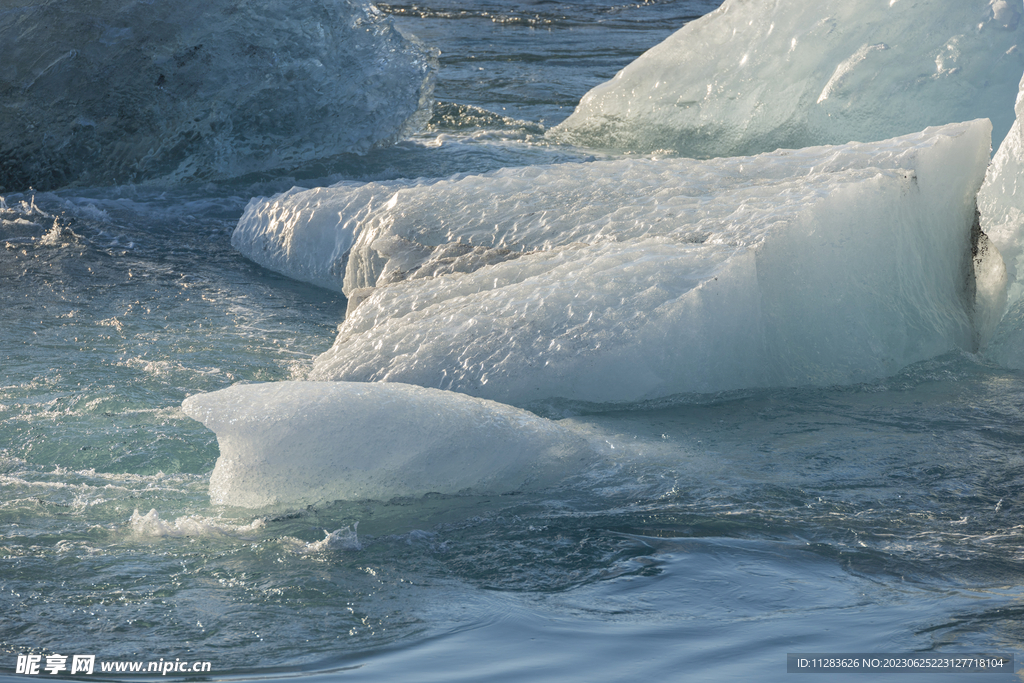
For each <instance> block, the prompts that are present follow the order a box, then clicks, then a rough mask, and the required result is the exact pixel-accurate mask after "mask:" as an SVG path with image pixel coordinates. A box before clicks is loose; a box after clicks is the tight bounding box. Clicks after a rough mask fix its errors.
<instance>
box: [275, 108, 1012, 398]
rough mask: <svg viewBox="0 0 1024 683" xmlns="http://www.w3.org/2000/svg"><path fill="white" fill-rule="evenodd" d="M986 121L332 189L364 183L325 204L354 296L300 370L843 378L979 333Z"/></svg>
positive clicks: (510, 380)
mask: <svg viewBox="0 0 1024 683" xmlns="http://www.w3.org/2000/svg"><path fill="white" fill-rule="evenodd" d="M989 135H990V124H989V122H988V121H985V120H981V121H973V122H968V123H962V124H950V125H947V126H944V127H941V128H932V129H927V130H925V131H923V132H920V133H916V134H913V135H908V136H904V137H901V138H896V139H893V140H888V141H883V142H878V143H851V144H848V145H843V146H837V147H815V148H806V149H801V150H795V151H779V152H775V153H771V154H764V155H759V156H755V157H737V158H726V159H712V160H708V161H694V160H690V159H678V158H671V159H660V160H650V159H621V160H613V161H598V162H592V163H587V164H558V165H552V166H535V167H527V168H518V169H505V170H501V171H497V172H493V173H488V174H484V175H480V176H461V177H456V178H452V179H448V180H441V181H432V182H430V183H424V184H421V185H411V186H407V187H402V188H398V189H396V188H395V187H393V186H389V187H383V186H374V187H373V188H371V187H369V186H363V187H362V188H352V187H335V188H333V189H331V190H328V191H325V192H328V193H334V194H336V195H337V197H336V198H335V199H334V200H333V203H332V205H331V209H330V211H331V212H333V213H337V207H339V206H347V205H348V204H347V203H346V202H347V201H348V200H347V198H348V197H350V196H355V194H354V193H360V192H370V193H376V192H379V193H380V194H379V195H378V194H373V199H372V202H371V203H372V207H375V208H373V209H372V210H369V211H367V212H364V213H360V214H359V215H358V216H355V215H353V216H352V217H351V220H350V216H349V214H344V215H341V216H338V217H337V218H334V220H335V224H336V225H337V226H340V230H341V231H342V232H344V233H346V235H347V237H346V239H347V240H351V244H352V247H351V249H350V255H349V259H348V266H347V269H346V275H345V290H346V293H347V294H348V295H349V296H350V297H351V298H350V302H349V312H348V314H347V317H346V320H345V321H344V323H343V324H342V325H341V326H340V328H339V333H338V337H337V340H336V341H335V344H334V346H333V347H332V348H331V349H330V350H329V351H327V352H325V353H324V354H322V355H321V356H320V357H318V358H317V360H316V362H315V364H314V367H313V370H312V371H311V374H310V376H309V379H314V380H347V381H367V382H369V381H383V382H403V383H409V384H416V385H420V386H427V387H437V388H441V389H449V390H454V391H459V392H463V393H467V394H470V395H474V396H480V397H484V398H490V399H493V400H497V401H501V402H503V403H509V404H512V405H519V406H533V405H534V404H537V403H538V402H547V401H550V400H557V399H562V400H569V401H580V402H593V403H602V404H604V403H625V402H634V401H644V400H651V399H659V398H663V397H668V396H673V395H676V394H684V393H707V392H718V391H723V390H732V389H741V388H749V387H761V386H795V385H828V384H834V383H850V382H858V381H864V380H869V379H873V378H877V377H883V376H887V375H889V374H891V373H893V372H895V371H897V370H898V369H900V368H902V367H904V366H906V365H908V364H910V363H913V362H916V361H919V360H923V359H926V358H930V357H933V356H935V355H938V354H941V353H944V352H946V351H949V350H951V349H954V348H963V349H967V350H974V349H977V348H978V347H979V346H980V345H981V344H983V343H984V341H985V338H986V336H987V334H988V333H989V332H990V330H989V329H988V328H985V327H984V326H979V325H978V324H977V322H978V321H979V320H981V321H984V320H989V319H991V318H992V317H993V315H992V313H991V311H992V310H993V309H994V308H997V307H998V306H999V305H1000V302H999V301H998V300H997V299H998V297H999V296H1000V295H1001V291H1000V290H999V287H998V285H996V286H992V287H989V286H985V283H982V286H977V285H976V283H975V279H974V277H973V274H974V271H975V269H977V270H978V272H982V273H987V272H989V271H988V270H986V268H988V265H989V262H990V261H995V260H997V259H998V253H997V252H996V250H988V251H987V252H986V253H987V254H988V256H989V259H988V260H986V261H984V262H982V263H978V264H974V263H972V258H971V249H972V243H971V234H972V225H973V224H974V221H975V196H976V194H977V191H978V188H979V187H980V185H981V182H982V179H983V177H984V173H985V168H986V166H987V164H988V159H989V149H990V143H989V139H990V138H989ZM360 197H361V198H360V201H366V196H365V195H360ZM267 201H269V202H273V201H274V200H267ZM333 213H332V215H333ZM318 225H321V227H322V226H323V225H324V224H321V223H318ZM978 239H979V240H980V239H982V238H981V236H978Z"/></svg>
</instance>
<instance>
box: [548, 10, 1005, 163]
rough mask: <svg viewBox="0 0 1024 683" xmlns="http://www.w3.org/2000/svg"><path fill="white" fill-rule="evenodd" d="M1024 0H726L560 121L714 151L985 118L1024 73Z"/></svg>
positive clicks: (579, 135)
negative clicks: (1023, 0)
mask: <svg viewBox="0 0 1024 683" xmlns="http://www.w3.org/2000/svg"><path fill="white" fill-rule="evenodd" d="M1022 14H1024V6H1022V3H1021V0H955V1H951V0H764V1H762V0H757V1H753V0H726V1H725V2H724V3H723V4H722V6H721V7H720V8H719V9H718V10H716V11H714V12H712V13H710V14H708V15H705V16H704V17H702V18H700V19H698V20H696V21H693V22H691V23H689V24H687V25H686V26H684V27H683V28H682V29H680V30H679V31H678V32H676V33H675V34H674V35H672V36H670V37H669V38H668V39H667V40H665V41H664V42H662V43H661V44H659V45H657V46H656V47H654V48H652V49H651V50H649V51H648V52H646V53H645V54H644V55H643V56H641V57H640V58H639V59H637V60H636V61H634V62H633V63H632V64H630V65H629V66H627V67H626V68H625V69H623V70H622V71H621V72H619V74H618V75H616V76H615V77H614V78H613V79H612V80H610V81H608V82H607V83H604V84H602V85H599V86H597V87H596V88H594V89H593V90H591V91H590V92H589V93H587V95H586V96H584V97H583V99H582V100H581V101H580V104H579V106H578V107H577V109H576V111H575V113H574V114H573V115H572V116H570V117H569V118H568V119H567V120H566V121H564V122H563V123H562V124H561V125H560V126H558V127H557V128H556V129H554V131H553V132H552V135H553V136H554V137H555V138H556V139H558V140H562V141H567V142H572V143H576V144H580V145H584V146H591V147H605V148H615V149H622V150H630V151H638V152H650V151H655V150H665V149H668V150H674V151H676V152H678V153H681V154H684V155H687V156H692V157H697V158H706V157H712V156H729V155H739V154H756V153H760V152H766V151H771V150H774V149H778V148H799V147H806V146H809V145H823V144H838V143H844V142H848V141H851V140H860V141H869V140H882V139H885V138H890V137H893V136H896V135H902V134H906V133H911V132H913V131H918V130H921V129H923V128H925V127H926V126H935V125H941V124H945V123H952V122H957V121H967V120H971V119H976V118H989V119H990V120H991V121H992V123H993V138H994V140H995V144H997V145H998V144H999V141H1000V140H1002V138H1003V136H1004V135H1005V134H1006V132H1007V130H1008V129H1009V128H1010V125H1011V123H1012V122H1013V115H1012V106H1013V98H1014V94H1015V92H1016V84H1017V81H1018V80H1019V79H1020V77H1021V74H1022V73H1024V54H1022V52H1021V48H1022V47H1024V46H1022V45H1021V41H1022V39H1024V22H1021V17H1022Z"/></svg>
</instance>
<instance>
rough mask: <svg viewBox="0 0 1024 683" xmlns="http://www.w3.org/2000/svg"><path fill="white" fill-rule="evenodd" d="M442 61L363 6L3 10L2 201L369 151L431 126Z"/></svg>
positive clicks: (76, 1)
mask: <svg viewBox="0 0 1024 683" xmlns="http://www.w3.org/2000/svg"><path fill="white" fill-rule="evenodd" d="M435 61H436V60H435V58H434V56H433V54H432V53H431V52H430V51H429V50H428V49H426V48H424V47H423V46H421V45H419V44H418V43H416V42H415V41H413V40H411V39H409V38H406V37H404V36H402V35H401V34H400V33H399V32H398V31H397V29H395V28H394V26H393V25H392V23H391V21H390V20H389V19H388V18H387V17H385V16H384V15H383V14H382V13H381V12H380V11H379V10H377V9H376V8H375V7H374V6H373V5H371V4H369V3H364V2H361V1H359V0H308V1H304V2H299V3H296V2H289V1H287V0H253V1H251V2H245V3H238V2H233V1H231V0H178V1H176V2H156V3H154V2H152V1H151V0H73V1H72V0H35V1H31V0H14V1H12V2H6V3H4V6H3V8H2V10H0V65H2V66H3V68H2V69H0V99H2V101H3V106H2V107H0V191H4V190H6V191H12V190H18V189H24V188H26V187H28V186H30V185H31V186H34V187H35V188H36V189H47V188H53V187H60V186H65V185H69V184H80V185H81V184H113V183H125V182H130V181H141V180H145V179H152V178H166V179H169V180H203V179H218V178H228V177H235V176H240V175H243V174H246V173H252V172H258V171H269V170H272V169H291V168H295V167H297V166H299V165H301V164H304V163H307V162H310V161H312V160H316V159H325V158H329V157H331V156H335V155H338V154H340V153H344V152H356V153H362V152H365V151H367V150H368V149H369V148H370V147H371V146H373V145H376V144H383V143H386V142H388V141H391V140H393V139H395V138H397V137H398V136H400V135H402V134H403V133H404V132H406V131H407V130H409V129H410V128H411V127H415V126H416V125H419V123H422V122H423V120H425V113H426V108H427V107H428V105H429V102H430V95H431V88H432V83H433V81H432V78H433V73H434V70H435V68H436V65H435Z"/></svg>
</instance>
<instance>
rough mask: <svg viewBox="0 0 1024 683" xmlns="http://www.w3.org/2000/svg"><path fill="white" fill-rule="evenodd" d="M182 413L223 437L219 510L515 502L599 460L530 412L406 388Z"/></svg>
mask: <svg viewBox="0 0 1024 683" xmlns="http://www.w3.org/2000/svg"><path fill="white" fill-rule="evenodd" d="M182 409H183V410H184V411H185V413H186V414H187V415H189V416H190V417H192V418H194V419H196V420H198V421H200V422H202V423H203V424H204V425H206V426H207V427H209V428H210V429H211V430H213V431H214V432H215V433H216V434H217V441H218V443H219V445H220V457H219V458H218V459H217V464H216V466H215V467H214V470H213V474H212V475H211V477H210V499H211V501H212V502H213V503H216V504H221V505H233V506H238V507H248V508H262V507H301V506H305V505H316V504H318V503H324V502H330V501H332V500H342V499H344V500H359V499H367V498H374V499H384V500H387V499H390V498H393V497H395V496H417V495H423V494H426V493H431V492H436V493H459V492H461V491H463V490H467V489H468V490H472V491H476V492H495V493H501V492H508V491H513V490H519V489H522V488H523V487H527V486H541V485H544V484H546V483H549V482H551V481H553V480H555V479H556V478H557V477H558V476H560V475H562V474H564V473H566V472H567V471H572V470H575V469H578V468H579V466H580V464H581V463H582V462H583V461H585V459H586V458H588V457H591V456H592V455H593V453H594V451H592V450H591V448H590V446H589V445H588V443H587V442H586V441H585V440H584V439H583V438H582V437H581V436H578V435H577V434H575V433H574V432H571V431H569V430H567V429H566V428H565V427H562V426H560V425H559V424H558V423H555V422H552V421H550V420H545V419H543V418H540V417H537V416H536V415H533V414H531V413H527V412H526V411H523V410H519V409H516V408H512V407H509V406H504V405H500V404H497V403H494V402H492V401H484V400H481V399H476V398H472V397H469V396H463V395H460V394H455V393H451V392H443V391H437V390H432V389H424V388H421V387H413V386H405V385H401V384H352V383H347V382H274V383H270V384H249V385H245V384H238V385H235V386H232V387H229V388H228V389H222V390H220V391H215V392H212V393H209V394H197V395H195V396H190V397H189V398H187V399H185V401H184V403H182Z"/></svg>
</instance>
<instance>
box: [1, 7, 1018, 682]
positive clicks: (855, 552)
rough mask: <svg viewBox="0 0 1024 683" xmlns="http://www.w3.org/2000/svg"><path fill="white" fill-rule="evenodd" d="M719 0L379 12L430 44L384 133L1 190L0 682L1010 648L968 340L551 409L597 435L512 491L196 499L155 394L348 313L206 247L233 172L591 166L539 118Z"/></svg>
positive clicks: (207, 436) (496, 673)
mask: <svg viewBox="0 0 1024 683" xmlns="http://www.w3.org/2000/svg"><path fill="white" fill-rule="evenodd" d="M716 5H717V3H716V2H695V1H693V0H690V1H688V2H687V1H678V2H663V3H648V2H645V3H632V4H626V3H622V4H617V3H612V2H607V3H569V2H562V3H559V2H545V3H541V2H528V1H526V0H521V1H520V2H518V3H505V2H503V3H498V2H475V3H467V2H461V3H456V2H450V3H445V2H440V1H438V2H431V3H423V4H417V5H416V6H415V7H413V6H412V5H399V4H392V5H389V6H385V9H386V10H387V11H388V12H390V13H392V14H393V15H394V16H395V18H396V21H397V22H398V24H399V25H400V26H401V27H402V28H403V29H407V30H409V31H411V32H413V33H415V34H416V35H417V36H419V37H420V38H421V39H423V40H424V41H425V42H427V43H429V44H432V45H435V46H437V47H438V48H440V50H441V68H442V70H441V73H440V77H439V83H438V87H437V90H436V93H435V94H436V96H437V98H438V99H439V100H440V101H441V102H442V103H445V104H443V105H441V106H439V107H438V109H437V112H438V114H437V116H436V117H435V119H434V121H433V122H432V123H431V125H430V127H429V128H428V130H427V131H426V132H424V133H422V134H421V135H419V136H417V137H415V138H413V139H411V140H408V141H405V142H403V143H401V144H399V145H398V146H397V147H395V148H391V149H386V150H378V151H376V152H373V153H371V154H370V155H368V156H366V157H362V158H356V157H353V158H347V159H341V160H339V161H337V162H334V163H332V164H330V165H323V166H318V167H315V168H310V169H306V170H304V171H303V172H302V173H298V174H296V176H295V177H250V178H246V179H243V180H240V181H236V182H234V183H223V184H218V185H212V184H211V185H203V186H188V187H177V188H173V189H170V188H152V187H117V188H95V189H91V190H81V189H77V190H69V191H61V192H58V193H32V192H28V193H21V194H7V195H4V196H3V198H2V203H0V219H2V220H3V223H2V227H0V242H2V243H3V245H4V248H3V249H0V283H2V287H0V302H2V310H3V312H4V319H3V321H2V322H0V486H2V489H0V491H2V493H0V538H2V541H0V610H2V612H0V613H2V615H3V616H2V618H0V677H3V678H5V679H7V678H9V679H11V680H25V679H26V677H25V676H23V675H17V674H16V673H15V669H16V662H17V659H18V657H19V655H21V656H24V655H40V656H42V658H43V659H42V662H43V664H45V661H46V660H45V658H46V656H52V655H54V654H62V655H68V656H73V655H94V656H95V657H96V663H97V664H96V666H97V671H96V673H95V674H93V675H85V674H79V675H77V676H76V677H77V678H81V679H82V680H89V679H91V678H95V677H99V676H101V675H102V674H101V672H100V671H99V666H100V664H101V663H103V662H106V663H115V662H121V663H127V662H142V663H144V664H148V663H149V662H152V661H159V660H164V661H172V660H180V661H187V662H209V663H210V670H209V672H208V673H203V674H202V676H201V678H202V679H206V680H221V679H235V680H250V679H267V680H277V679H283V678H293V677H305V678H319V679H323V680H328V679H330V680H337V679H339V678H347V679H350V680H374V681H375V680H408V681H434V680H437V681H440V680H445V681H451V680H456V681H458V680H465V681H480V680H488V681H520V680H527V679H529V680H559V681H563V680H581V681H582V680H587V681H620V680H626V679H630V678H634V677H636V678H648V679H661V678H665V679H669V680H707V681H728V680H736V681H750V680H758V681H774V680H789V679H790V678H791V676H790V675H788V674H786V654H787V653H789V652H939V653H956V652H999V653H1005V654H1015V655H1016V656H1017V657H1018V659H1020V657H1021V656H1022V648H1021V645H1020V643H1021V642H1022V635H1024V621H1022V615H1024V601H1022V597H1024V596H1022V588H1021V586H1022V582H1021V576H1022V573H1021V567H1022V560H1024V554H1022V551H1021V545H1022V540H1024V519H1022V517H1021V510H1022V509H1024V507H1022V506H1024V451H1022V444H1024V420H1022V417H1024V416H1022V410H1024V375H1022V374H1021V373H1019V372H1011V371H1007V370H1003V369H1000V368H997V367H994V366H992V365H990V364H988V363H986V362H985V361H984V359H982V358H979V357H974V356H970V355H966V354H951V355H949V356H944V357H941V358H937V359H933V360H931V361H927V362H924V363H921V364H918V365H915V366H913V367H910V368H907V369H906V370H904V371H903V372H902V373H901V374H899V375H898V376H896V377H893V378H890V379H887V380H883V381H879V382H875V383H871V384H866V385H858V386H853V387H841V388H827V389H813V390H812V389H793V390H774V391H752V392H742V393H737V394H729V395H723V396H711V397H704V398H702V399H700V400H699V401H697V402H691V403H686V404H678V405H663V406H636V407H635V409H634V410H630V411H622V412H616V413H598V414H585V415H569V416H561V417H562V419H563V422H565V423H566V424H568V425H571V426H573V427H574V428H575V429H577V430H579V431H581V432H583V433H584V434H586V435H587V436H588V437H590V438H591V439H592V440H593V441H595V442H599V443H600V442H603V443H605V444H606V445H607V449H606V451H605V454H606V457H603V458H601V459H599V460H595V461H594V462H593V463H592V464H591V466H590V467H589V468H588V469H586V470H585V471H582V472H578V473H575V474H574V475H573V476H571V477H569V478H567V479H566V480H564V481H562V482H560V483H559V484H558V485H556V486H554V487H552V488H550V489H546V490H543V491H539V492H531V493H521V494H518V495H507V496H471V495H464V496H440V495H432V496H426V497H424V498H421V499H395V500H390V501H361V502H344V503H342V502H339V503H335V504H334V505H330V506H324V507H321V508H316V509H307V510H302V511H296V512H294V513H291V514H285V515H277V516H266V515H261V514H259V513H258V512H253V511H247V510H241V509H231V508H222V507H216V506H211V504H210V501H209V498H208V496H207V493H206V485H207V482H208V479H209V473H210V471H211V469H212V467H213V464H214V462H215V460H216V458H217V455H218V452H217V444H216V439H215V437H214V435H213V434H212V432H209V431H207V430H205V429H204V428H203V427H202V425H200V424H199V423H197V422H194V421H192V420H190V419H189V418H187V417H185V415H184V414H183V413H182V412H181V410H180V407H179V406H180V403H181V401H182V400H183V399H184V398H185V397H186V396H188V395H191V394H194V393H197V392H205V391H211V390H215V389H219V388H223V387H227V386H230V385H231V384H233V383H235V382H239V381H248V382H257V381H271V380H282V379H290V378H301V377H303V376H304V373H305V372H306V371H307V370H308V368H309V367H310V365H311V363H312V359H313V358H314V357H315V356H316V355H317V354H319V353H321V352H323V351H325V350H326V349H328V348H329V347H330V345H331V344H332V342H333V340H334V334H335V329H336V326H337V324H338V323H339V322H340V321H341V320H342V319H343V317H344V313H345V300H344V298H343V297H341V296H340V295H337V294H333V293H331V292H326V291H323V290H319V289H316V288H313V287H309V286H305V285H302V284H299V283H295V282H292V281H289V280H287V279H285V278H283V277H280V276H278V275H275V274H273V273H270V272H268V271H265V270H263V269H261V268H259V267H257V266H255V265H253V264H251V263H249V262H248V261H246V260H244V259H243V258H241V257H240V256H238V255H237V254H236V253H235V252H234V250H233V249H232V248H231V246H230V242H229V238H230V232H231V230H232V229H233V227H234V225H235V222H236V221H237V219H238V216H239V215H240V214H241V212H242V209H243V207H244V206H245V204H246V202H247V201H248V200H249V198H250V197H252V196H255V195H266V194H270V193H273V192H276V191H280V190H284V189H287V188H289V187H291V186H292V185H293V184H296V183H301V184H303V185H305V186H311V185H314V184H319V183H328V182H335V181H337V180H340V179H378V178H391V177H399V176H402V175H433V176H436V175H445V174H448V173H454V172H458V171H481V170H488V169H492V168H498V167H501V166H507V165H522V164H530V163H538V162H551V161H562V160H570V159H581V158H582V159H586V158H589V157H588V155H587V153H585V152H581V151H579V150H573V149H567V148H556V147H552V146H550V145H549V144H547V143H546V142H544V140H543V139H542V136H541V133H542V132H543V129H544V127H549V126H551V125H554V124H556V123H557V122H559V121H560V120H562V119H563V118H564V117H565V116H567V115H568V114H569V113H570V112H571V110H572V107H573V106H574V104H575V102H576V101H578V99H579V97H580V96H581V95H582V94H583V93H584V92H586V90H588V89H589V88H590V87H592V86H594V85H596V84H597V83H599V82H601V81H603V80H605V79H607V78H609V77H610V76H612V75H613V74H614V73H615V71H616V70H618V69H619V68H621V67H622V66H624V65H625V64H627V63H628V62H630V61H631V60H632V59H634V58H635V57H636V56H637V55H638V54H639V53H640V52H642V51H643V50H644V49H646V48H647V47H649V46H651V45H654V44H655V43H657V42H658V41H660V40H661V39H662V38H663V37H665V36H666V35H667V34H668V33H670V32H671V31H673V30H674V29H676V28H678V27H679V26H681V25H682V24H683V23H685V22H686V21H688V20H690V19H692V18H694V17H696V16H699V15H700V14H702V13H704V12H706V11H709V10H710V9H713V7H715V6H716ZM487 112H490V113H491V114H498V115H499V116H493V115H491V114H488V113H487ZM503 117H504V118H503ZM328 534H331V535H330V536H328ZM325 540H326V541H329V542H325ZM69 661H70V660H69ZM64 673H65V674H66V673H67V672H64ZM41 675H48V674H45V673H44V674H41ZM106 675H107V677H108V678H109V677H117V676H116V674H115V673H108V674H106ZM163 678H168V679H172V680H173V679H178V680H183V679H185V678H191V679H193V680H194V676H193V674H191V673H188V674H185V673H180V672H173V673H171V674H169V675H167V676H163ZM893 678H894V680H899V681H908V682H909V681H914V680H934V676H927V677H926V676H924V675H907V674H901V675H899V676H895V677H893ZM949 678H950V680H959V679H958V677H956V676H950V677H949ZM968 678H969V680H975V678H976V677H975V676H971V677H968ZM1007 678H1009V676H999V675H995V676H991V675H990V676H987V677H982V678H981V679H979V680H985V681H989V680H991V681H996V680H1006V679H1007ZM848 679H849V680H863V677H859V678H858V677H856V676H842V675H831V676H829V677H828V678H827V680H829V681H841V680H848ZM801 680H802V679H801Z"/></svg>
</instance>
